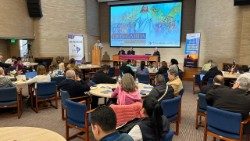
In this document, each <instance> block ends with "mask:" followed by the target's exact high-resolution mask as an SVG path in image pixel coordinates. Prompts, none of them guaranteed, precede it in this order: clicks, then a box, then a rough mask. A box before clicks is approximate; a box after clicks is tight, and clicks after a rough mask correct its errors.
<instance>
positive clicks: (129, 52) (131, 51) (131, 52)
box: [127, 47, 135, 55]
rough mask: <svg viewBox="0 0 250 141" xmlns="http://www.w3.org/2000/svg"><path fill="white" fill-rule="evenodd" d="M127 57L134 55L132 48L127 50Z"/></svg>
mask: <svg viewBox="0 0 250 141" xmlns="http://www.w3.org/2000/svg"><path fill="white" fill-rule="evenodd" d="M127 55H135V51H134V50H133V47H131V48H130V50H128V52H127Z"/></svg>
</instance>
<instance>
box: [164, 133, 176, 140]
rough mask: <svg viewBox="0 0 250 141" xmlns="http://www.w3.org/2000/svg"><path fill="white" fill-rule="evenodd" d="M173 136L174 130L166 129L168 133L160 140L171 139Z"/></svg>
mask: <svg viewBox="0 0 250 141" xmlns="http://www.w3.org/2000/svg"><path fill="white" fill-rule="evenodd" d="M173 136H174V132H173V131H168V133H167V134H165V135H164V136H163V139H162V141H172V139H173Z"/></svg>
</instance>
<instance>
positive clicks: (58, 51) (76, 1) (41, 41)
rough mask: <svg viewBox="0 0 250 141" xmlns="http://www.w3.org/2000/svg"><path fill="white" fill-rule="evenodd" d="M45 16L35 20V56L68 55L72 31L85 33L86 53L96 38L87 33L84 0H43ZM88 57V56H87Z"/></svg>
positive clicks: (33, 48) (33, 46)
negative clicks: (69, 36)
mask: <svg viewBox="0 0 250 141" xmlns="http://www.w3.org/2000/svg"><path fill="white" fill-rule="evenodd" d="M41 5H42V11H43V17H42V18H41V19H38V20H35V21H34V29H35V40H34V42H33V45H32V52H33V55H34V56H35V57H55V56H58V55H61V56H64V57H66V58H67V57H68V38H67V35H68V34H70V33H74V34H83V35H84V46H85V54H87V55H88V52H89V51H88V48H89V47H90V46H91V45H92V44H93V42H94V41H92V40H94V39H93V38H95V37H92V36H90V35H87V33H86V10H85V9H86V8H85V7H86V5H85V1H83V0H72V1H62V0H53V1H51V0H42V1H41ZM87 58H88V57H87Z"/></svg>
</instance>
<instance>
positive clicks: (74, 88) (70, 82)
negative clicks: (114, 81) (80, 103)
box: [58, 70, 90, 98]
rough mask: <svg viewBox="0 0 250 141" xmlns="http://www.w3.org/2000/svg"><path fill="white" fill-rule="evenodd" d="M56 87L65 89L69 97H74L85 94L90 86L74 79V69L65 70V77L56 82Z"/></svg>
mask: <svg viewBox="0 0 250 141" xmlns="http://www.w3.org/2000/svg"><path fill="white" fill-rule="evenodd" d="M58 89H62V90H64V91H67V92H68V93H69V95H70V98H74V97H80V96H83V95H85V94H84V92H86V91H89V90H90V87H89V86H88V85H87V84H84V83H81V82H80V81H78V80H76V73H75V71H74V70H67V72H66V79H65V80H63V81H62V82H61V83H59V84H58Z"/></svg>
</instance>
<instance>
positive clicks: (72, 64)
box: [66, 58, 82, 78]
mask: <svg viewBox="0 0 250 141" xmlns="http://www.w3.org/2000/svg"><path fill="white" fill-rule="evenodd" d="M67 70H74V71H75V73H76V75H77V76H78V77H80V78H82V72H81V69H80V68H79V67H78V66H77V65H76V60H75V59H74V58H71V59H70V60H69V64H68V65H67V69H66V71H67Z"/></svg>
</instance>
